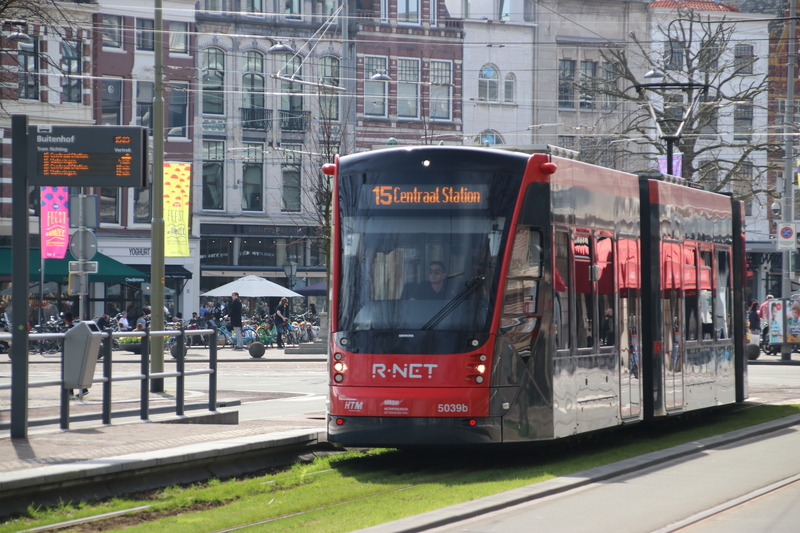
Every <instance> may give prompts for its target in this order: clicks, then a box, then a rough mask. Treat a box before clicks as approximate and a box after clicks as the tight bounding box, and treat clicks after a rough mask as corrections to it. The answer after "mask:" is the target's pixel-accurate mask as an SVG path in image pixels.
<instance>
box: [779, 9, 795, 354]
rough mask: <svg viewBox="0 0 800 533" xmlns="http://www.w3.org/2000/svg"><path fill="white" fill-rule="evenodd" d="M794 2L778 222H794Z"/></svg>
mask: <svg viewBox="0 0 800 533" xmlns="http://www.w3.org/2000/svg"><path fill="white" fill-rule="evenodd" d="M796 15H797V0H789V20H788V23H789V34H788V39H789V43H788V44H789V47H788V52H789V53H788V56H787V58H786V114H785V117H784V120H783V132H784V139H785V149H784V150H785V151H784V153H785V160H784V167H783V208H782V210H781V221H783V222H784V223H791V222H793V221H794V174H795V173H794V136H793V135H792V134H793V132H794V65H795V61H796V59H797V58H796V44H797V43H796V37H797V36H796V28H797V23H796V22H795V16H796ZM791 268H792V251H790V250H787V251H785V252H783V276H782V278H781V296H783V297H784V298H789V297H790V296H791V292H792V278H791V275H792V272H791ZM791 358H792V346H791V345H790V344H783V345H781V359H783V360H789V359H791Z"/></svg>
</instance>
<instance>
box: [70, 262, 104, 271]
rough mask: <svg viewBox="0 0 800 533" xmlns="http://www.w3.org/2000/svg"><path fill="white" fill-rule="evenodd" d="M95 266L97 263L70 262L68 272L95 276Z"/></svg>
mask: <svg viewBox="0 0 800 533" xmlns="http://www.w3.org/2000/svg"><path fill="white" fill-rule="evenodd" d="M97 264H98V263H97V261H70V262H69V271H70V272H83V273H85V274H97Z"/></svg>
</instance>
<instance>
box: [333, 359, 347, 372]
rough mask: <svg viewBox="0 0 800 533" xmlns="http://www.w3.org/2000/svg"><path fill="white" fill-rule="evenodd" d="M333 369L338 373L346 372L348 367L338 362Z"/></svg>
mask: <svg viewBox="0 0 800 533" xmlns="http://www.w3.org/2000/svg"><path fill="white" fill-rule="evenodd" d="M333 369H334V370H335V371H337V372H344V371H345V370H347V366H345V364H344V363H342V362H341V361H337V362H335V363H334V364H333Z"/></svg>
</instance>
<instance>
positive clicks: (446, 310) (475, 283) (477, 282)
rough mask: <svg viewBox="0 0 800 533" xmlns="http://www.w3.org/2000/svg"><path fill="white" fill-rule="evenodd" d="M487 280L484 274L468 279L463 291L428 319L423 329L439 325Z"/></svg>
mask: <svg viewBox="0 0 800 533" xmlns="http://www.w3.org/2000/svg"><path fill="white" fill-rule="evenodd" d="M485 280H486V278H485V277H483V276H475V277H474V278H473V279H472V280H470V281H468V282H467V283H466V285H465V287H464V288H463V289H461V292H459V293H458V294H456V295H455V296H454V297H453V299H452V300H450V301H449V302H447V304H446V305H445V306H444V307H442V308H441V309H440V310H439V312H438V313H436V314H435V315H433V318H431V319H430V320H428V322H427V323H426V324H425V325H424V326H422V329H433V328H435V327H436V326H438V325H439V323H440V322H441V321H442V320H444V319H445V318H446V317H447V315H449V314H450V313H452V312H453V310H455V308H456V307H458V306H459V304H461V302H463V301H464V300H466V299H467V298H469V296H470V295H471V294H472V293H473V292H475V291H476V290H477V289H478V287H480V286H481V285H483V282H484V281H485Z"/></svg>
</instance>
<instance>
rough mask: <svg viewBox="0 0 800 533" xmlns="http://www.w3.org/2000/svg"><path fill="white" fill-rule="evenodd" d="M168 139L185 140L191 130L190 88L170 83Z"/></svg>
mask: <svg viewBox="0 0 800 533" xmlns="http://www.w3.org/2000/svg"><path fill="white" fill-rule="evenodd" d="M167 103H168V106H169V107H168V108H167V109H168V113H167V115H168V116H167V137H178V138H181V139H185V138H187V137H188V130H189V87H188V85H187V84H185V83H174V82H170V84H169V87H168V89H167Z"/></svg>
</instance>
